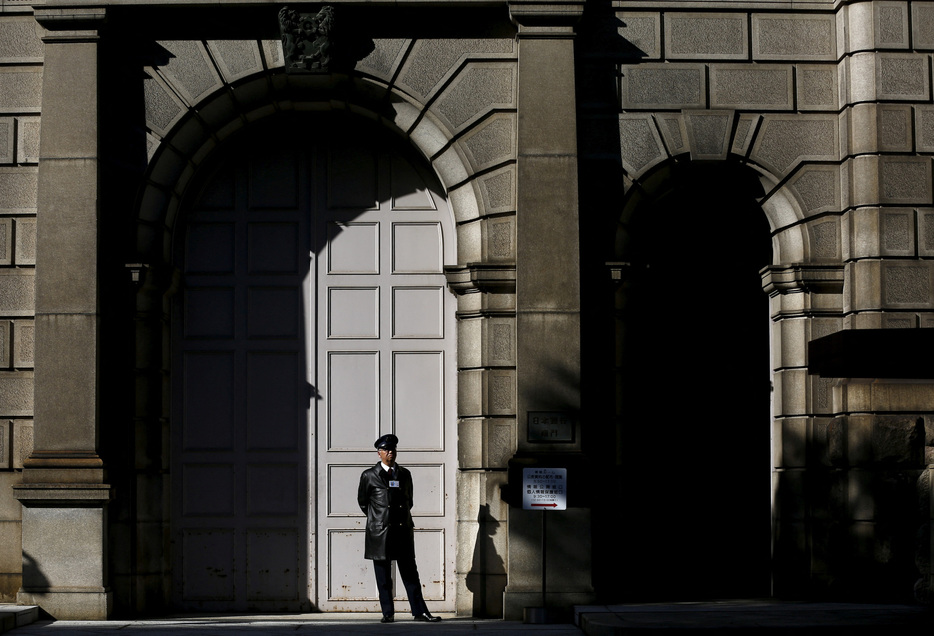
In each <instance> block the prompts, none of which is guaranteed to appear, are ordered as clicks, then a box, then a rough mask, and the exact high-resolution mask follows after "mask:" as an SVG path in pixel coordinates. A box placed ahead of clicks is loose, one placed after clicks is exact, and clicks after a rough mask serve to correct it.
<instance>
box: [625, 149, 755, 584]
mask: <svg viewBox="0 0 934 636" xmlns="http://www.w3.org/2000/svg"><path fill="white" fill-rule="evenodd" d="M642 185H643V187H644V189H643V190H642V192H641V194H639V195H634V196H632V197H631V199H630V207H629V208H628V209H627V214H626V215H625V217H624V219H623V220H622V225H621V228H620V232H619V237H618V239H619V240H618V246H617V250H618V251H617V254H618V256H619V258H620V260H621V261H625V265H623V266H622V270H621V275H622V283H621V286H620V287H619V288H618V289H617V295H616V297H617V304H616V311H617V370H618V390H617V415H618V418H619V461H620V470H619V472H618V474H617V479H618V482H617V483H618V484H619V489H620V494H621V498H620V509H621V512H620V513H619V515H618V519H619V523H620V528H621V531H620V537H619V540H620V543H621V546H622V553H621V559H620V560H619V563H618V564H617V565H618V572H619V576H620V578H621V581H622V584H621V588H622V589H621V592H622V595H623V597H624V598H625V599H627V600H629V601H662V600H666V601H667V600H702V599H711V598H743V597H746V598H749V597H760V596H767V595H768V594H769V558H770V555H769V550H770V548H769V546H770V523H769V520H770V498H769V494H770V491H769V490H768V482H767V481H766V478H767V476H768V475H769V470H768V469H769V464H768V462H769V447H770V446H769V440H770V423H769V422H770V419H769V418H770V414H769V405H770V386H769V383H768V377H769V376H768V375H767V373H768V369H769V362H770V358H769V340H770V337H771V336H770V330H769V322H768V315H769V313H768V297H767V296H766V294H765V293H764V292H763V291H762V284H761V280H760V275H759V270H760V269H761V268H762V267H765V266H767V265H769V264H770V263H771V238H770V231H769V226H768V222H767V219H766V216H765V214H764V213H763V211H762V208H761V207H760V206H759V205H758V204H757V202H756V198H757V197H761V196H762V194H763V193H762V192H761V190H760V189H759V186H758V180H757V178H756V176H755V175H754V174H752V173H751V171H750V170H749V169H747V168H743V167H741V166H739V165H731V164H725V163H709V164H705V163H700V162H680V163H674V162H673V163H670V164H668V165H667V166H665V167H663V168H662V169H661V170H659V171H658V172H656V173H655V174H654V175H650V176H648V177H646V178H643V179H642Z"/></svg>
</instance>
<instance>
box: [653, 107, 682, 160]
mask: <svg viewBox="0 0 934 636" xmlns="http://www.w3.org/2000/svg"><path fill="white" fill-rule="evenodd" d="M654 117H655V121H656V127H657V128H658V130H659V131H660V132H661V135H662V139H663V140H664V141H665V146H666V148H667V149H668V154H670V155H679V154H681V153H683V152H686V151H687V150H689V147H688V132H687V128H686V127H685V125H684V118H683V117H682V116H681V115H678V114H669V113H659V114H656V115H655V116H654Z"/></svg>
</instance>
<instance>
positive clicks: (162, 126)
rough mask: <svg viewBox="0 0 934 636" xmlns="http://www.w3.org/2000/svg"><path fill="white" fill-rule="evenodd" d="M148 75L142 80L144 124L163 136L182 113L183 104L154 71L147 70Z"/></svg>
mask: <svg viewBox="0 0 934 636" xmlns="http://www.w3.org/2000/svg"><path fill="white" fill-rule="evenodd" d="M148 76H149V79H148V80H146V81H144V82H143V94H144V100H145V104H146V125H147V126H148V127H149V128H150V129H151V130H153V131H155V132H157V133H159V134H160V135H162V136H165V135H166V134H168V132H169V130H170V129H171V127H172V125H173V124H174V123H175V122H176V121H178V119H179V117H181V116H182V115H183V114H184V112H185V105H184V104H182V102H181V101H179V99H178V98H177V97H175V95H174V94H173V93H172V91H170V90H169V89H168V88H167V87H166V86H165V85H164V84H163V83H162V81H161V78H159V77H158V74H157V73H156V72H155V71H153V70H150V71H148Z"/></svg>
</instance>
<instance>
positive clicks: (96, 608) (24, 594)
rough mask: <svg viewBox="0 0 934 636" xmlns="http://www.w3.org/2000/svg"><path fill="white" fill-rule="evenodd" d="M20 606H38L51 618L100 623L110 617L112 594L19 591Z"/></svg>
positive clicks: (17, 600)
mask: <svg viewBox="0 0 934 636" xmlns="http://www.w3.org/2000/svg"><path fill="white" fill-rule="evenodd" d="M16 602H17V603H19V604H20V605H38V606H39V607H41V608H42V611H43V612H45V613H47V614H49V615H50V616H51V617H52V618H57V619H67V620H76V621H100V620H106V619H107V617H108V616H110V610H111V607H112V605H113V592H111V591H109V590H107V589H105V588H101V589H98V590H61V589H57V590H55V591H54V592H53V591H48V590H42V591H40V590H20V591H19V593H18V594H17V595H16Z"/></svg>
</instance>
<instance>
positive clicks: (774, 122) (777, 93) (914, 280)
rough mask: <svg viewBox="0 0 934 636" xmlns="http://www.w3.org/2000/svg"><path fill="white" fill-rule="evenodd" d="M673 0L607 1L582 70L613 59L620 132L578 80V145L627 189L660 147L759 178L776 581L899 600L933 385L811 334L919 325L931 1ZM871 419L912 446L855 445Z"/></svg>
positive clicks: (927, 281) (921, 562) (923, 320)
mask: <svg viewBox="0 0 934 636" xmlns="http://www.w3.org/2000/svg"><path fill="white" fill-rule="evenodd" d="M683 4H684V6H683V7H680V8H676V7H673V6H672V3H665V5H664V7H662V6H661V5H660V3H659V5H657V6H656V5H653V3H652V2H637V3H613V5H612V9H607V10H606V12H605V14H604V16H603V17H602V27H599V28H596V29H595V31H596V32H597V33H598V35H599V37H600V38H601V42H602V43H601V45H600V46H591V47H589V48H588V49H587V50H588V54H589V59H588V61H587V62H586V68H589V69H590V70H591V72H593V73H597V72H598V71H599V69H601V68H603V69H604V72H603V77H605V76H606V72H605V69H606V68H607V67H608V66H609V65H615V68H616V69H617V70H618V73H619V80H618V86H617V87H616V88H617V94H616V99H617V100H618V101H617V107H618V108H617V113H618V122H619V133H620V134H619V147H618V150H617V149H616V148H614V147H613V144H607V143H606V142H605V141H600V140H598V139H597V138H596V132H593V133H588V131H599V130H600V129H601V126H602V127H603V129H606V127H607V123H606V121H605V119H606V113H607V109H606V108H605V106H606V103H607V102H608V100H609V99H610V93H609V92H608V91H606V92H603V93H600V94H597V93H596V92H591V93H590V95H589V99H591V100H592V102H590V104H591V106H592V107H593V110H592V115H591V116H590V118H589V121H585V123H584V130H585V138H586V139H589V143H588V149H589V152H590V154H591V156H593V157H594V158H600V157H603V158H606V157H607V156H608V155H609V154H610V153H612V152H614V150H616V151H618V153H619V157H620V162H621V166H622V169H623V180H624V182H625V188H624V189H625V196H626V200H627V201H632V200H633V197H634V196H635V197H639V196H642V193H644V192H651V190H652V188H653V183H652V175H653V174H655V173H656V172H657V169H658V168H659V167H660V166H662V165H667V164H670V163H671V162H672V161H686V160H692V161H697V160H705V161H711V160H712V161H722V162H734V163H744V164H746V165H749V166H751V167H753V168H755V169H756V170H757V171H758V172H759V173H760V174H761V175H762V176H761V179H760V180H761V182H762V184H763V188H764V196H763V197H762V198H761V200H760V203H761V206H762V209H763V212H764V213H765V214H766V216H767V217H768V219H769V223H770V225H771V229H772V236H773V246H774V247H773V265H772V267H771V268H769V270H768V271H767V272H765V273H764V279H763V280H764V282H765V284H766V289H767V291H769V293H770V295H771V297H772V309H771V313H772V320H773V324H774V327H773V365H772V366H773V370H774V371H773V383H774V416H775V417H774V424H773V425H774V437H773V439H774V448H773V466H774V469H773V478H774V492H775V493H776V495H775V501H774V505H773V513H774V516H775V518H774V542H775V544H774V549H775V555H776V560H775V568H776V569H775V572H774V577H775V578H774V582H775V591H776V592H777V593H779V594H786V595H808V594H840V595H844V596H851V597H852V596H854V595H863V596H864V597H876V598H881V597H880V595H890V596H891V597H898V598H907V597H910V596H911V593H912V591H911V588H912V585H913V584H914V583H915V582H917V585H918V587H917V593H918V596H919V597H926V595H927V589H928V586H929V585H930V576H931V571H930V559H929V554H930V529H929V525H930V524H929V521H930V504H929V500H930V497H929V487H930V486H929V484H928V482H926V481H925V479H924V478H922V473H923V471H925V470H928V469H926V468H925V467H926V466H929V462H930V458H927V459H925V458H924V457H923V455H924V452H923V451H924V449H925V448H930V447H931V446H932V445H934V438H932V436H931V435H932V432H931V427H930V425H929V424H926V419H925V418H924V417H923V413H925V412H927V411H929V409H930V404H931V396H932V388H931V386H930V385H929V384H927V383H924V382H918V383H914V384H910V385H904V383H903V384H899V385H894V386H893V385H892V384H890V383H885V382H882V383H877V384H865V383H864V382H863V381H861V380H849V379H845V378H843V379H830V378H821V377H817V376H810V375H808V372H807V368H808V367H807V365H808V359H807V343H808V341H810V340H812V339H815V338H818V337H821V336H823V335H827V334H830V333H833V332H836V331H839V330H841V329H860V328H919V327H930V326H932V325H934V322H932V318H934V313H932V311H931V310H932V309H934V305H932V303H934V293H932V289H934V285H932V269H931V264H930V262H929V260H928V257H929V256H930V251H931V248H932V246H934V243H931V240H929V239H930V236H934V233H932V232H931V230H930V227H929V226H930V225H931V221H932V220H934V211H932V208H931V206H932V203H934V200H932V170H931V156H932V152H931V151H932V150H934V133H932V131H934V128H932V125H931V121H932V118H931V111H932V106H931V90H930V89H931V86H930V65H931V53H932V50H934V48H932V47H934V3H932V2H927V1H918V2H907V1H905V2H899V1H885V2H882V1H880V2H868V1H867V2H851V3H843V2H837V3H830V2H827V3H820V2H814V3H808V4H805V3H802V4H801V6H800V8H799V10H791V8H790V7H786V8H785V9H783V10H782V11H780V12H773V11H768V12H765V11H763V10H761V9H765V8H767V7H766V6H765V3H762V4H761V8H760V5H759V4H758V3H755V2H745V3H739V2H737V3H717V5H716V7H713V10H712V11H704V12H698V11H697V10H696V9H697V8H699V6H700V3H690V4H689V3H683ZM734 7H735V8H734ZM768 8H771V7H768ZM584 94H585V95H587V91H586V90H585V92H584ZM601 107H602V110H601ZM598 114H599V115H598ZM600 117H603V119H602V120H601V119H600ZM588 134H590V135H591V137H589V138H588V137H587V135H588ZM715 187H729V184H726V183H724V184H718V186H715ZM699 196H704V195H703V194H702V193H699ZM707 196H715V194H713V192H711V193H709V194H708V195H707ZM615 256H616V258H617V260H624V256H625V255H624V254H616V255H615ZM723 257H724V258H729V255H728V254H724V255H723ZM896 355H910V353H909V352H897V353H896ZM880 384H881V386H880ZM870 395H871V397H870ZM855 413H860V415H858V416H857V415H855ZM851 414H852V415H851ZM890 418H895V419H896V420H897V422H898V423H897V424H893V422H892V421H890ZM893 427H894V428H893ZM895 429H898V430H899V431H902V432H901V433H896V432H894V431H895ZM902 429H904V430H902ZM880 436H881V437H884V438H885V439H890V438H891V437H892V436H896V437H898V436H902V437H904V438H905V439H909V438H910V443H909V442H908V441H906V442H904V443H903V444H902V445H901V446H899V445H898V444H892V443H886V444H884V446H885V448H886V449H887V450H886V451H885V453H883V454H884V457H881V458H880V457H877V456H876V455H874V454H873V452H869V451H866V449H870V448H876V447H877V444H876V442H877V441H878V439H879V438H880ZM900 438H901V437H900ZM896 447H897V450H894V449H896ZM864 451H865V452H864ZM917 489H920V491H917V492H916V490H917ZM893 499H894V500H898V501H899V502H900V504H899V505H897V506H892V505H888V504H885V503H884V501H885V500H889V501H891V500H893ZM919 502H920V503H919ZM914 537H917V538H914ZM926 555H928V556H926ZM896 587H897V588H898V589H897V591H896V590H895V589H893V588H896Z"/></svg>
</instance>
